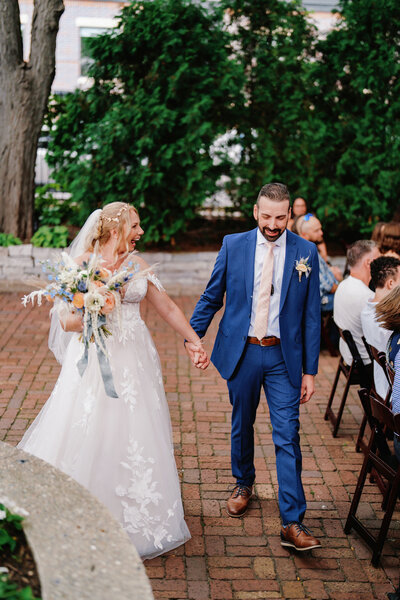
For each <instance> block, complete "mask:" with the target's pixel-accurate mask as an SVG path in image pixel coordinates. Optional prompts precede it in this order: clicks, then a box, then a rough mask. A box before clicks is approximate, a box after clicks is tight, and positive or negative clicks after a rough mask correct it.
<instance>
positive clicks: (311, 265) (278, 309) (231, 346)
mask: <svg viewBox="0 0 400 600" xmlns="http://www.w3.org/2000/svg"><path fill="white" fill-rule="evenodd" d="M289 217H290V196H289V191H288V189H287V187H286V186H285V185H283V184H282V183H269V184H267V185H264V186H263V187H262V188H261V191H260V193H259V195H258V198H257V202H256V204H255V205H254V218H255V220H256V221H257V227H256V228H255V229H253V230H252V231H248V232H245V233H238V234H233V235H228V236H226V237H225V238H224V241H223V244H222V248H221V250H220V252H219V254H218V257H217V260H216V263H215V266H214V270H213V272H212V275H211V278H210V281H209V282H208V285H207V287H206V289H205V291H204V293H203V294H202V296H201V298H200V300H199V301H198V303H197V305H196V308H195V310H194V313H193V316H192V318H191V321H190V324H191V325H192V327H193V329H194V330H195V331H196V333H197V334H198V335H199V336H200V337H203V336H204V335H205V333H206V331H207V328H208V326H209V325H210V322H211V320H212V318H213V317H214V315H215V313H216V312H217V311H218V310H219V309H220V308H221V307H222V305H223V301H224V295H225V294H226V304H225V311H224V314H223V317H222V319H221V322H220V325H219V331H218V335H217V338H216V340H215V345H214V349H213V352H212V356H211V360H212V362H213V363H214V365H215V366H216V368H217V369H218V371H219V373H220V374H221V376H222V377H223V378H224V379H226V380H227V384H228V390H229V399H230V402H231V404H232V430H231V461H232V474H233V476H234V477H235V478H236V482H237V483H236V486H235V487H234V490H233V492H232V495H231V496H230V498H229V500H228V503H227V512H228V514H229V515H230V516H231V517H240V516H242V515H244V513H245V512H246V510H247V506H248V503H249V501H250V498H251V495H252V492H253V483H254V480H255V469H254V431H253V425H254V421H255V418H256V411H257V407H258V403H259V400H260V392H261V387H263V388H264V392H265V395H266V397H267V401H268V406H269V411H270V418H271V424H272V427H273V433H272V438H273V441H274V445H275V454H276V468H277V474H278V484H279V509H280V513H281V518H282V530H281V544H282V545H283V546H288V547H291V548H294V549H296V550H310V549H312V548H318V547H320V546H321V544H320V542H319V541H318V540H317V539H316V538H315V537H313V536H312V534H311V532H310V531H309V530H308V529H307V528H306V527H305V526H304V525H302V521H303V517H304V513H305V510H306V501H305V496H304V491H303V485H302V481H301V463H302V459H301V450H300V438H299V405H300V404H303V403H304V402H308V400H309V399H310V398H311V396H312V394H313V393H314V376H315V375H316V373H317V370H318V356H319V346H320V293H319V269H318V253H317V249H316V246H315V245H314V244H312V243H311V242H308V241H306V240H304V239H302V238H300V237H298V236H297V235H295V234H293V233H291V232H290V231H288V230H287V229H286V227H287V223H288V219H289ZM186 349H187V351H188V353H189V355H190V354H191V353H192V352H193V351H194V349H192V348H191V344H190V343H186ZM205 366H207V365H204V366H203V368H204V367H205Z"/></svg>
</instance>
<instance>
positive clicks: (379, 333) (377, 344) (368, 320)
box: [361, 299, 392, 399]
mask: <svg viewBox="0 0 400 600" xmlns="http://www.w3.org/2000/svg"><path fill="white" fill-rule="evenodd" d="M376 304H377V303H376V302H373V301H372V300H371V299H370V300H368V302H367V304H366V305H365V306H364V308H363V309H362V311H361V325H362V329H363V333H364V337H365V339H366V340H367V342H368V344H370V345H371V346H374V348H376V349H377V350H379V352H386V346H387V342H388V339H389V338H390V336H391V334H392V332H391V331H389V330H388V329H384V328H383V327H381V325H379V323H378V322H377V321H376V312H375V306H376ZM374 383H375V389H376V391H377V392H378V394H379V395H380V397H381V398H383V399H385V398H386V394H387V392H388V389H389V384H388V380H387V379H386V375H385V373H384V372H383V369H382V367H381V366H380V365H378V363H377V362H376V361H375V360H374Z"/></svg>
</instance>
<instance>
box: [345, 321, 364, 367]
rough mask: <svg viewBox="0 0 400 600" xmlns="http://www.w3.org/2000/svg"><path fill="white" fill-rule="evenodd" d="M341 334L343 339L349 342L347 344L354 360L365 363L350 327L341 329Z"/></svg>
mask: <svg viewBox="0 0 400 600" xmlns="http://www.w3.org/2000/svg"><path fill="white" fill-rule="evenodd" d="M339 334H340V337H341V338H342V340H343V341H344V342H345V343H346V344H347V346H348V348H349V350H350V353H351V356H352V357H353V360H354V361H355V362H356V363H357V364H359V363H361V364H362V365H363V364H364V363H363V361H362V358H361V356H360V352H359V350H358V348H357V345H356V343H355V341H354V339H353V336H352V335H351V332H350V331H349V330H348V329H339Z"/></svg>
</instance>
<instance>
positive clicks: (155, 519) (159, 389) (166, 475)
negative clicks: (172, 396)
mask: <svg viewBox="0 0 400 600" xmlns="http://www.w3.org/2000/svg"><path fill="white" fill-rule="evenodd" d="M142 234H143V230H142V228H141V227H140V219H139V215H138V212H137V211H136V209H135V208H134V207H133V206H130V205H129V204H125V203H122V202H113V203H112V204H108V205H106V206H105V207H104V208H103V210H98V211H95V212H94V213H92V215H91V216H90V217H89V219H88V221H87V222H86V224H85V225H84V227H83V229H82V230H81V232H80V234H79V235H78V238H77V240H76V241H74V242H73V244H72V246H71V248H70V256H71V257H72V258H74V260H75V262H77V263H78V264H82V263H83V262H84V261H86V260H87V259H88V258H89V257H90V254H91V253H93V251H96V252H97V253H98V254H99V255H100V256H101V258H102V266H103V267H104V268H106V269H109V270H110V271H115V270H117V269H119V268H120V267H122V266H123V265H124V264H125V263H126V262H127V261H137V263H138V265H139V268H140V270H141V271H143V275H142V276H140V273H139V276H135V277H134V278H133V279H132V281H131V282H129V283H128V284H127V285H126V286H125V288H123V289H122V291H121V296H122V302H121V319H120V320H119V321H118V319H117V318H116V317H115V316H114V313H108V314H107V328H108V329H109V330H110V331H111V333H112V335H111V336H109V337H108V338H107V341H106V346H107V350H108V355H109V361H110V366H111V372H112V376H113V380H114V385H115V389H116V392H117V395H118V398H111V397H109V396H107V394H106V392H105V389H104V383H103V380H102V377H101V372H100V367H99V362H98V358H97V355H96V348H95V344H90V345H89V346H90V348H89V361H88V366H87V368H86V370H85V372H84V373H83V376H82V377H81V376H80V374H79V372H78V368H77V362H78V361H79V359H80V358H81V356H82V354H83V344H82V342H81V341H80V333H81V331H82V316H81V315H80V314H78V313H76V314H71V313H68V315H67V316H65V315H63V314H62V313H61V311H59V314H58V315H57V311H54V313H53V317H52V321H53V322H52V326H51V331H50V337H49V346H50V348H51V350H52V351H53V352H54V353H55V356H56V358H57V360H59V362H61V363H62V369H61V373H60V376H59V378H58V380H57V383H56V385H55V387H54V390H53V392H52V394H51V396H50V398H49V399H48V401H47V402H46V404H45V406H44V407H43V408H42V410H41V412H40V413H39V415H38V416H37V418H36V419H35V421H34V422H33V423H32V425H31V427H30V428H29V429H28V431H27V432H26V433H25V435H24V437H23V439H22V440H21V442H20V443H19V445H18V447H19V448H22V449H23V450H25V451H27V452H29V453H31V454H34V455H35V456H38V457H39V458H42V459H43V460H46V461H47V462H49V463H51V464H53V465H54V466H56V467H58V468H59V469H61V470H62V471H64V472H65V473H67V474H68V475H70V476H71V477H73V478H74V479H76V481H78V482H79V483H80V484H82V485H84V486H85V487H86V488H88V489H89V490H90V491H91V492H92V493H93V494H94V495H95V496H96V497H97V498H99V500H101V501H102V502H103V503H104V504H105V505H106V506H107V507H108V508H109V510H110V511H111V513H113V515H114V516H115V517H116V518H117V519H118V520H119V521H120V522H121V524H122V526H123V527H124V529H125V530H126V531H127V533H128V535H129V536H130V538H131V540H132V542H133V543H134V545H135V546H136V549H137V550H138V552H139V554H140V555H141V557H142V558H143V559H145V558H153V557H155V556H158V555H159V554H162V553H164V552H167V551H168V550H171V549H173V548H176V547H177V546H179V545H181V544H183V543H185V542H186V541H187V540H188V539H189V538H190V533H189V530H188V528H187V525H186V523H185V521H184V515H183V507H182V500H181V494H180V486H179V479H178V473H177V470H176V465H175V459H174V453H173V445H172V436H171V423H170V416H169V411H168V405H167V401H166V397H165V393H164V388H163V380H162V374H161V367H160V361H159V357H158V354H157V351H156V349H155V346H154V344H153V341H152V338H151V335H150V333H149V331H148V329H147V327H146V325H145V323H144V321H143V320H142V319H141V316H140V309H139V307H140V302H141V301H142V300H143V298H145V297H146V298H147V300H148V301H149V302H150V303H151V304H152V305H153V307H154V308H155V309H156V310H157V312H158V313H159V314H160V315H161V317H162V318H163V319H165V321H166V322H167V323H169V324H170V325H171V326H172V328H173V329H174V330H175V331H177V332H178V333H179V334H181V335H182V336H183V337H184V338H186V340H187V342H186V346H187V347H188V350H189V355H190V356H191V358H192V361H193V363H194V364H195V365H196V366H197V367H199V368H204V367H205V365H206V364H207V362H208V358H207V355H206V353H205V351H204V349H203V348H202V346H201V342H200V339H199V337H198V336H197V334H196V333H195V331H194V330H193V329H192V328H191V327H190V325H189V324H188V322H187V321H186V319H185V317H184V315H183V313H182V311H181V310H180V309H179V308H178V306H177V305H176V304H175V303H174V302H173V301H172V300H171V299H170V298H169V296H168V295H167V294H166V293H165V291H164V289H163V287H162V285H161V283H160V282H159V280H158V279H157V277H156V276H155V275H154V274H153V273H151V271H150V270H149V269H148V266H147V265H146V263H145V262H144V260H143V259H141V258H139V257H138V256H137V254H133V255H132V254H130V253H131V252H132V251H133V250H134V249H135V245H136V242H137V241H138V240H139V239H140V237H141V235H142ZM144 269H146V270H145V271H144ZM63 306H64V305H63ZM103 311H104V309H103ZM60 322H61V325H62V329H61V327H60ZM118 322H119V323H120V324H121V325H120V326H119V325H118ZM63 330H64V331H65V332H70V333H64V331H63Z"/></svg>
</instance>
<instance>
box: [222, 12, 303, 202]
mask: <svg viewBox="0 0 400 600" xmlns="http://www.w3.org/2000/svg"><path fill="white" fill-rule="evenodd" d="M224 6H225V7H226V9H227V12H228V14H229V15H230V19H231V24H232V32H233V39H232V44H233V48H234V49H236V50H235V52H236V55H237V57H238V60H240V62H241V64H242V68H243V70H244V72H245V76H246V79H245V97H246V105H245V107H244V110H243V112H242V114H241V116H240V121H239V127H238V134H239V142H240V144H241V146H242V156H241V161H240V164H239V165H238V168H237V170H236V171H235V178H234V179H232V180H231V183H230V186H229V187H230V192H231V194H232V196H233V197H234V198H235V200H236V202H237V204H238V205H239V206H240V207H241V208H242V209H243V210H244V211H245V212H247V213H250V212H251V209H252V206H253V204H254V200H255V197H256V196H257V193H258V190H259V189H260V188H261V186H262V185H263V184H264V183H266V182H268V181H284V182H285V183H286V184H287V185H288V186H289V188H290V189H292V190H300V189H301V188H302V187H304V186H305V183H306V181H307V178H308V169H309V160H310V156H309V149H310V144H309V142H310V140H309V135H308V132H309V127H310V125H309V121H310V118H311V117H312V115H311V114H310V99H309V91H308V87H307V86H308V72H309V69H310V62H311V59H312V58H313V55H314V52H313V43H314V39H315V29H314V27H313V26H312V25H311V24H310V23H309V22H308V21H307V19H306V14H305V11H304V9H303V8H302V6H301V2H300V1H297V0H292V1H289V2H287V1H283V0H270V1H269V2H265V0H224Z"/></svg>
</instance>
